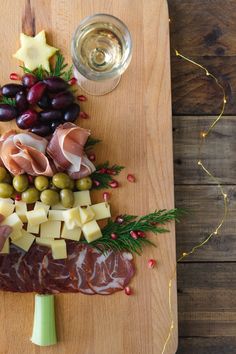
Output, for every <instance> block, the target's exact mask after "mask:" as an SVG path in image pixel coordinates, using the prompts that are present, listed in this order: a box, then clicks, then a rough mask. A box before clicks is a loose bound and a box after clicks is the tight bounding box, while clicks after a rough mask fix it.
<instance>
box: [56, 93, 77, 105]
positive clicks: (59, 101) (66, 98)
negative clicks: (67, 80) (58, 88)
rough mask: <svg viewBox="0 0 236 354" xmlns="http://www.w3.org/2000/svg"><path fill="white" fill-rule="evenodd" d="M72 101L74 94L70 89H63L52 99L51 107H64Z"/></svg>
mask: <svg viewBox="0 0 236 354" xmlns="http://www.w3.org/2000/svg"><path fill="white" fill-rule="evenodd" d="M73 102H74V96H73V95H72V93H71V92H70V91H64V92H60V93H58V94H57V95H56V96H55V97H54V98H53V99H52V107H53V108H54V109H64V108H67V107H68V106H70V105H71V104H72V103H73Z"/></svg>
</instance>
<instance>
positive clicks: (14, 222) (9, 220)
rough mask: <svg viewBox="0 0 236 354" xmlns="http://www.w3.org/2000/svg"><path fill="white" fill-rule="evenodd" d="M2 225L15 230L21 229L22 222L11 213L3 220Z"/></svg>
mask: <svg viewBox="0 0 236 354" xmlns="http://www.w3.org/2000/svg"><path fill="white" fill-rule="evenodd" d="M2 225H9V226H11V227H12V228H13V229H14V230H15V229H22V227H23V222H22V221H21V219H20V218H19V216H18V215H17V214H16V213H13V214H11V215H9V216H8V217H6V219H4V220H3V222H2Z"/></svg>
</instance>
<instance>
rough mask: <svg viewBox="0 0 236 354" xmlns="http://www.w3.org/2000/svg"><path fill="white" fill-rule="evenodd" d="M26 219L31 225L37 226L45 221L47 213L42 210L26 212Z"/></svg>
mask: <svg viewBox="0 0 236 354" xmlns="http://www.w3.org/2000/svg"><path fill="white" fill-rule="evenodd" d="M26 217H27V220H28V222H29V223H30V224H31V225H39V224H42V223H43V222H45V221H47V219H48V217H47V213H46V211H45V209H44V208H39V209H36V210H31V211H27V213H26Z"/></svg>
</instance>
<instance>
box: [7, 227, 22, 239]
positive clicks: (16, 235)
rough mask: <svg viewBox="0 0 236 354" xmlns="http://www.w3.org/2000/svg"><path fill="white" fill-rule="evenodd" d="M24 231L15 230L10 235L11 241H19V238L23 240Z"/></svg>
mask: <svg viewBox="0 0 236 354" xmlns="http://www.w3.org/2000/svg"><path fill="white" fill-rule="evenodd" d="M22 230H23V229H15V230H13V231H12V232H11V233H10V236H9V237H10V238H11V240H12V241H13V240H18V239H19V238H21V237H22V236H23V232H22Z"/></svg>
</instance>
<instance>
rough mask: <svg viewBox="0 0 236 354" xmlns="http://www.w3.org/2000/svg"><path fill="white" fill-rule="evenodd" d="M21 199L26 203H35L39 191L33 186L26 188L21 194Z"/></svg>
mask: <svg viewBox="0 0 236 354" xmlns="http://www.w3.org/2000/svg"><path fill="white" fill-rule="evenodd" d="M21 200H22V202H25V203H27V204H32V203H36V202H37V200H39V191H38V190H37V189H36V188H34V187H31V188H28V189H26V191H24V192H23V193H22V194H21Z"/></svg>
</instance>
